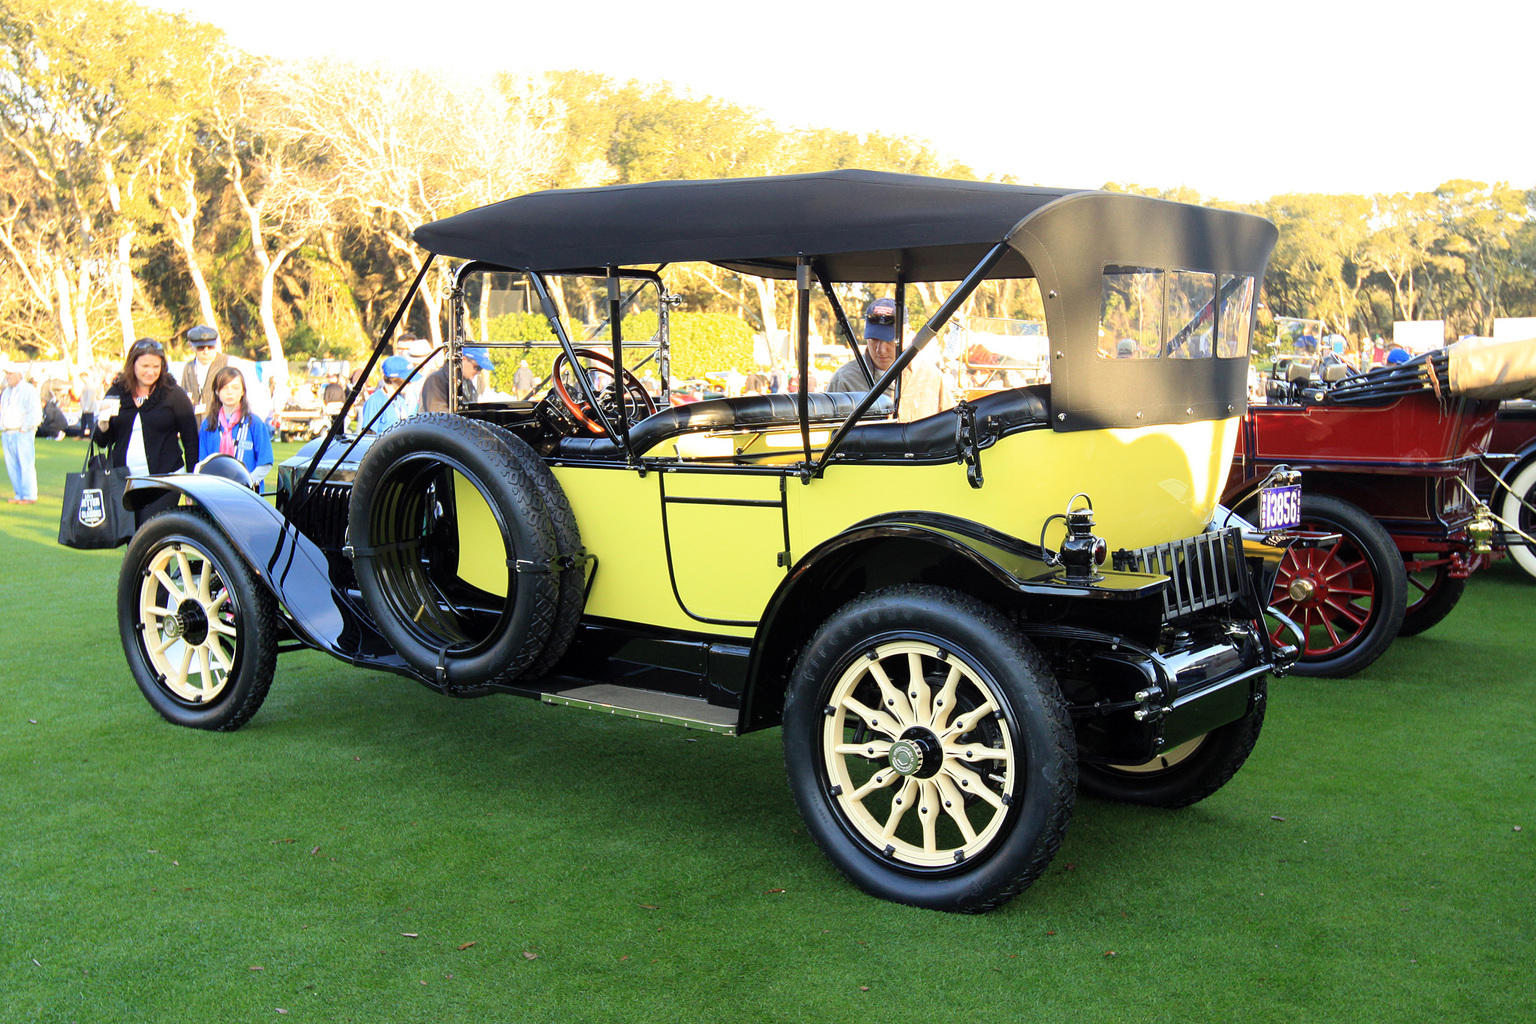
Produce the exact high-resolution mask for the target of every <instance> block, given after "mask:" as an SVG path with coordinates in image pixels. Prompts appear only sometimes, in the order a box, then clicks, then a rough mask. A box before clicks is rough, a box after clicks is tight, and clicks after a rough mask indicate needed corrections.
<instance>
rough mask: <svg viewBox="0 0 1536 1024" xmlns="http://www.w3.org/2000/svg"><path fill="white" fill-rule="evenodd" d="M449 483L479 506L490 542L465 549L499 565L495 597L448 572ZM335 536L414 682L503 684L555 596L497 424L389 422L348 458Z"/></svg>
mask: <svg viewBox="0 0 1536 1024" xmlns="http://www.w3.org/2000/svg"><path fill="white" fill-rule="evenodd" d="M455 479H462V480H464V481H467V482H468V484H469V486H471V487H473V488H474V489H475V490H476V491H477V492H478V493H479V495H480V497H481V498H483V499H484V501H485V504H486V505H487V506H488V507H489V509H490V514H491V516H492V517H493V519H494V521H495V525H496V528H497V531H498V533H499V534H500V538H501V545H502V550H500V551H483V552H475V553H474V556H475V560H476V561H478V562H480V563H482V564H494V563H498V562H502V561H504V562H505V564H506V566H507V574H506V575H507V583H506V593H505V595H501V594H495V593H492V592H490V591H486V590H482V589H480V588H477V587H475V586H473V585H472V584H470V583H468V582H467V581H464V580H462V579H460V578H459V577H457V575H456V574H455V566H456V565H457V563H458V561H459V558H460V556H461V552H460V551H459V532H458V518H457V517H458V514H459V506H458V503H457V502H456V501H455V500H454V488H455V487H456V486H457V485H456V484H455V482H454V481H455ZM347 537H348V542H349V543H350V544H351V546H352V549H353V569H354V570H355V571H356V573H357V583H358V589H359V590H360V591H361V592H362V595H363V598H364V600H365V601H366V602H367V605H368V609H369V611H370V612H371V613H372V615H373V617H374V620H375V624H376V625H377V626H378V629H379V632H380V633H382V634H383V635H384V637H385V639H387V640H388V641H389V642H390V644H391V645H392V646H393V647H394V649H395V651H396V652H397V653H398V654H399V655H400V656H401V657H402V658H404V659H405V661H406V663H407V664H409V665H410V666H411V667H412V668H413V669H415V670H416V671H417V672H418V673H419V674H420V675H421V676H422V677H423V678H424V679H427V680H429V681H433V682H435V683H436V685H438V686H440V687H441V688H443V689H444V690H446V691H448V692H454V693H472V692H476V691H477V690H480V689H481V688H483V687H485V686H487V685H490V684H495V683H508V682H511V681H513V680H515V679H516V678H517V677H518V676H519V675H520V674H521V673H522V672H523V671H525V670H526V669H527V668H528V667H529V666H530V665H532V664H533V663H534V661H535V660H536V659H537V658H538V657H539V654H540V652H542V651H543V649H544V645H545V641H546V640H547V639H548V637H549V634H550V630H551V627H552V624H553V622H554V618H555V612H556V603H557V598H558V593H559V582H558V579H557V577H556V575H555V573H554V572H553V564H552V562H553V559H554V557H555V554H556V551H555V538H554V531H553V528H552V526H551V525H550V520H549V514H548V513H547V512H546V511H545V508H544V502H543V500H542V499H541V498H540V497H539V488H538V486H537V484H536V482H535V481H534V480H533V479H532V478H531V477H530V476H529V474H528V473H527V472H526V471H525V470H524V468H523V466H522V464H521V463H520V462H519V461H518V459H517V457H516V456H515V455H514V454H513V452H512V450H511V449H510V447H509V446H508V445H507V444H506V443H505V439H504V436H503V435H502V434H501V433H500V432H499V431H496V430H493V429H492V428H490V427H488V426H486V425H485V424H483V423H478V422H476V421H474V420H468V419H465V418H463V417H461V416H453V415H449V414H446V413H437V414H427V415H423V416H413V417H411V418H409V419H405V420H401V421H400V422H398V423H396V424H394V425H393V426H391V427H390V428H389V429H388V430H386V431H385V432H384V433H383V434H381V435H380V436H379V439H378V440H377V441H375V442H374V443H373V445H372V446H371V447H370V448H369V449H368V452H367V454H366V455H364V456H363V459H362V462H361V463H360V464H359V465H358V468H357V478H356V480H355V482H354V483H353V485H352V503H351V507H350V509H349V510H348V515H347ZM514 567H515V568H514Z"/></svg>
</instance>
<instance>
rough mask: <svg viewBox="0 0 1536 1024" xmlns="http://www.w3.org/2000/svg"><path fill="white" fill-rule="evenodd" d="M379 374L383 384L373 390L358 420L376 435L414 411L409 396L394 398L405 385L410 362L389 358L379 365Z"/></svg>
mask: <svg viewBox="0 0 1536 1024" xmlns="http://www.w3.org/2000/svg"><path fill="white" fill-rule="evenodd" d="M379 372H380V373H382V374H383V375H384V383H382V384H380V385H379V386H378V387H376V388H374V389H373V394H371V395H369V396H368V400H367V401H366V402H364V403H363V411H362V412H361V413H360V414H359V418H358V423H359V424H361V425H362V426H363V427H365V428H367V429H368V430H371V431H373V432H374V433H376V434H382V433H383V432H384V430H385V428H386V427H389V426H391V425H392V424H394V423H398V422H399V421H400V420H403V419H405V418H406V417H407V416H410V415H411V414H413V413H414V412H415V411H416V409H415V403H413V402H412V401H411V400H410V396H408V395H399V397H396V395H397V393H398V392H399V391H400V388H401V387H402V386H403V385H404V384H405V378H406V375H407V374H409V373H410V372H411V361H410V360H409V359H407V358H405V356H390V357H389V358H388V359H386V360H384V362H382V363H381V364H379ZM391 399H393V400H392V401H391ZM386 402H387V403H388V404H387V405H386V404H385V403H386ZM381 409H382V410H383V414H382V415H380V416H379V418H378V419H377V420H375V419H374V418H373V417H374V415H375V414H376V413H378V412H379V410H381Z"/></svg>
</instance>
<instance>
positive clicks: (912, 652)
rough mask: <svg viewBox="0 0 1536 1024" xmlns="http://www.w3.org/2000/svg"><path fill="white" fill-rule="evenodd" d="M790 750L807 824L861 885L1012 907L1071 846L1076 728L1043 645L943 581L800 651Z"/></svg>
mask: <svg viewBox="0 0 1536 1024" xmlns="http://www.w3.org/2000/svg"><path fill="white" fill-rule="evenodd" d="M784 760H785V766H786V768H787V770H788V773H789V781H790V788H791V789H792V790H793V792H794V796H795V802H796V803H797V804H798V806H799V808H800V813H801V815H802V816H803V817H804V819H805V822H806V826H807V828H808V829H809V831H810V833H811V835H812V836H813V838H815V840H816V842H817V843H818V844H819V845H820V846H821V848H822V850H823V851H824V852H825V853H826V854H827V856H828V857H829V858H830V859H831V860H832V862H833V863H834V864H836V865H837V866H838V868H839V869H841V870H842V871H843V873H844V874H846V875H847V876H848V877H849V878H850V879H851V880H852V881H853V882H854V883H855V884H857V885H858V886H859V887H860V888H862V889H864V890H865V891H866V892H869V893H871V894H873V895H876V896H880V897H883V898H885V899H889V900H894V901H896V902H898V903H908V904H912V905H914V906H920V907H927V908H930V909H934V910H950V911H964V912H977V911H983V910H988V909H991V908H992V907H995V906H998V905H1000V904H1002V903H1004V902H1006V901H1007V900H1009V899H1011V898H1012V897H1013V896H1015V895H1017V894H1018V893H1019V892H1021V891H1022V890H1023V889H1024V888H1025V887H1026V886H1028V885H1029V884H1030V883H1031V882H1032V881H1034V880H1035V879H1036V878H1038V877H1039V875H1040V874H1041V873H1042V872H1043V871H1044V870H1045V868H1046V866H1047V865H1048V864H1049V863H1050V860H1051V857H1052V856H1054V855H1055V853H1056V850H1057V848H1058V847H1059V846H1060V844H1061V839H1062V836H1063V834H1064V833H1065V830H1066V826H1067V821H1068V819H1069V818H1070V816H1071V812H1072V803H1073V799H1074V791H1075V789H1076V783H1077V759H1076V744H1075V741H1074V738H1073V732H1072V724H1071V719H1070V716H1069V715H1068V713H1067V709H1066V704H1065V703H1064V701H1063V700H1062V697H1061V693H1060V691H1059V689H1058V687H1057V684H1056V681H1055V679H1054V677H1053V676H1052V675H1051V672H1050V670H1049V668H1048V667H1047V666H1046V664H1045V662H1044V660H1043V659H1042V658H1041V656H1040V654H1039V652H1038V651H1036V650H1035V649H1034V647H1033V646H1031V645H1030V643H1029V642H1028V641H1027V640H1026V639H1025V638H1024V637H1023V636H1021V635H1020V634H1019V633H1018V631H1017V630H1016V629H1014V627H1013V626H1012V625H1011V624H1010V623H1009V622H1008V621H1007V620H1006V619H1005V618H1003V617H1002V616H1001V615H1000V614H998V613H997V612H996V611H995V610H994V609H992V608H990V607H988V606H987V605H985V604H983V603H981V602H980V601H977V600H975V599H973V598H971V597H969V596H967V595H964V594H960V593H958V592H955V591H951V590H947V589H944V588H940V587H931V586H899V587H891V588H888V589H885V590H879V591H875V592H873V593H870V594H867V595H865V596H863V597H860V598H858V599H856V600H854V601H851V602H849V603H848V604H846V605H844V606H843V607H842V608H840V609H839V610H838V611H837V612H836V613H834V614H833V616H832V617H831V618H830V619H828V620H827V621H826V622H825V623H824V624H823V625H822V627H821V629H820V630H818V631H817V633H816V635H815V636H814V637H813V638H812V640H811V641H810V643H809V644H808V645H807V646H806V648H805V650H804V652H803V653H802V654H801V657H800V660H799V663H798V664H797V665H796V667H795V671H794V675H793V677H792V680H791V683H790V690H789V694H788V698H787V700H786V702H785V708H784Z"/></svg>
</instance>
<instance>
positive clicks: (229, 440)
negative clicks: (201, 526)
mask: <svg viewBox="0 0 1536 1024" xmlns="http://www.w3.org/2000/svg"><path fill="white" fill-rule="evenodd" d="M213 393H214V394H215V395H217V396H218V399H219V401H218V404H216V405H213V406H212V408H210V409H209V410H208V415H207V416H205V417H204V418H203V422H202V426H201V429H200V430H198V432H197V458H198V461H199V462H201V461H202V460H203V459H206V458H207V457H208V456H210V455H220V454H222V455H233V456H234V457H235V458H237V459H239V460H240V462H241V464H243V465H244V466H245V468H246V469H247V470H248V471H249V472H250V474H251V479H252V481H254V482H255V485H256V491H257V493H258V494H259V493H261V485H262V481H264V480H265V479H266V477H267V474H268V473H269V472H271V470H272V428H270V427H268V426H267V424H266V422H265V421H263V420H262V419H260V418H259V417H256V416H252V415H251V406H250V403H249V402H247V401H246V398H245V377H244V376H243V375H242V374H241V373H240V371H239V370H237V369H236V368H235V367H233V366H226V367H223V368H222V369H220V370H218V371H217V372H215V373H214V375H213Z"/></svg>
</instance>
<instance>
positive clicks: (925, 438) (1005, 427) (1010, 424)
mask: <svg viewBox="0 0 1536 1024" xmlns="http://www.w3.org/2000/svg"><path fill="white" fill-rule="evenodd" d="M1036 392H1038V393H1036ZM1048 395H1049V389H1048V386H1047V385H1037V386H1036V387H1035V388H1029V389H1019V390H1012V391H1000V392H997V393H996V394H992V395H987V396H986V397H985V398H981V399H978V400H977V401H975V402H972V403H971V407H972V408H973V409H974V410H975V412H976V425H977V433H978V435H979V436H981V437H989V436H990V437H996V436H998V435H999V434H1002V433H1005V432H1012V431H1014V430H1018V429H1020V428H1022V427H1025V426H1030V425H1044V424H1046V423H1048V422H1049V407H1048V404H1047V401H1046V400H1045V399H1046V397H1048ZM863 397H864V395H863V393H862V392H840V391H832V392H828V391H816V392H812V393H811V394H810V395H808V396H807V398H808V399H809V401H808V403H807V404H808V406H809V410H808V412H809V417H810V422H811V423H814V424H820V425H823V426H824V425H827V424H834V423H841V422H842V421H843V420H845V419H847V418H848V416H849V415H850V414H852V412H853V410H854V409H855V408H856V407H857V406H858V404H859V401H860V400H861V399H862V398H863ZM797 401H798V398H797V396H796V395H789V394H776V395H744V396H742V397H740V398H720V399H715V400H712V401H707V402H694V403H692V404H691V405H680V406H677V407H675V408H671V409H662V410H661V411H659V412H657V413H655V414H654V415H651V416H647V417H646V418H645V419H643V420H641V421H640V422H638V423H636V424H634V425H633V426H631V427H630V430H629V438H630V444H631V447H632V448H633V449H634V450H635V451H637V452H641V453H644V452H647V451H650V450H651V449H652V448H654V447H655V446H656V445H658V444H660V443H662V442H663V441H666V440H668V439H669V438H673V437H678V436H681V435H683V434H694V433H726V432H730V431H741V430H767V429H772V428H780V429H791V428H795V427H798V426H799V425H800V413H799V410H798V409H797V408H796V404H797ZM891 411H892V406H891V400H890V398H889V397H886V396H881V397H880V398H879V399H878V400H877V401H876V402H875V404H874V405H873V406H871V407H870V409H869V411H868V412H866V413H865V415H866V416H876V417H885V416H889V415H890V414H891ZM957 427H958V414H957V413H956V412H955V411H954V410H953V409H949V410H945V411H944V412H940V413H936V414H934V415H932V416H929V417H926V418H925V419H920V420H915V421H913V422H911V423H894V422H890V421H876V422H873V423H860V424H859V425H858V426H856V427H854V428H853V429H852V430H850V431H849V432H848V435H847V436H846V437H845V438H844V439H843V443H842V444H841V445H840V446H839V447H838V451H839V452H840V453H846V454H849V455H852V454H860V455H866V456H870V457H876V458H879V457H889V458H906V457H907V453H909V452H910V453H911V455H912V456H913V457H915V458H919V459H922V458H954V457H957V456H958V452H959V449H958V445H957V443H956V433H957ZM554 457H555V458H562V459H563V458H570V459H592V460H606V459H617V458H621V457H622V456H621V453H620V451H619V446H618V445H617V444H615V443H614V441H613V439H612V438H608V437H565V438H561V439H560V442H559V444H558V445H556V447H555V452H554Z"/></svg>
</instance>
